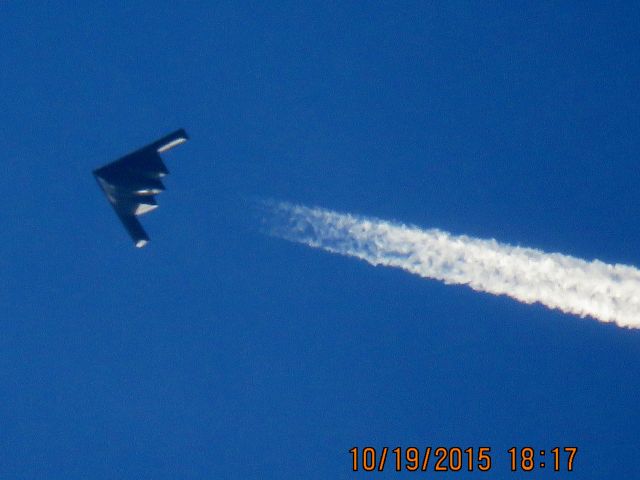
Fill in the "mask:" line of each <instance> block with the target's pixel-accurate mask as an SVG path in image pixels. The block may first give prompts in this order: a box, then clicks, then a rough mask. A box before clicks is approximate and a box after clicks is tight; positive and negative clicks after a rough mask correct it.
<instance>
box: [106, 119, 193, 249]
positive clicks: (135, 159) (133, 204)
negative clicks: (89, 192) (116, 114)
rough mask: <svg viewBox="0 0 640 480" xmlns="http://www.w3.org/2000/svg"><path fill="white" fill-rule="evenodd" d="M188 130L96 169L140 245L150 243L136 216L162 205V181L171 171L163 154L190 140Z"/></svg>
mask: <svg viewBox="0 0 640 480" xmlns="http://www.w3.org/2000/svg"><path fill="white" fill-rule="evenodd" d="M188 138H189V137H188V136H187V132H185V131H184V130H182V129H180V130H176V131H175V132H173V133H170V134H169V135H167V136H165V137H162V138H161V139H160V140H157V141H155V142H153V143H152V144H150V145H147V146H146V147H143V148H141V149H140V150H136V151H135V152H133V153H130V154H128V155H125V156H124V157H122V158H120V159H118V160H116V161H115V162H111V163H109V164H107V165H105V166H103V167H100V168H98V169H96V170H94V171H93V175H94V176H95V177H96V180H97V181H98V184H99V185H100V188H102V191H103V192H104V194H105V195H106V196H107V199H108V200H109V202H110V203H111V206H112V207H113V209H114V210H115V211H116V214H117V215H118V217H120V220H121V221H122V224H123V225H124V227H125V228H126V229H127V231H128V232H129V235H131V238H133V241H134V243H135V245H136V247H138V248H141V247H144V246H145V245H146V244H147V243H148V242H149V237H148V236H147V233H146V232H145V231H144V229H143V228H142V225H141V224H140V222H139V221H138V219H137V218H136V217H137V216H139V215H142V214H144V213H147V212H150V211H151V210H154V209H155V208H157V207H158V204H157V202H156V199H155V196H154V195H156V194H158V193H160V192H162V191H164V185H163V184H162V181H161V180H160V179H161V178H162V177H164V176H165V175H167V174H168V173H169V170H167V167H166V166H165V164H164V162H163V161H162V158H160V154H161V153H164V152H166V151H167V150H169V149H171V148H173V147H175V146H177V145H180V144H181V143H184V142H186V141H187V139H188Z"/></svg>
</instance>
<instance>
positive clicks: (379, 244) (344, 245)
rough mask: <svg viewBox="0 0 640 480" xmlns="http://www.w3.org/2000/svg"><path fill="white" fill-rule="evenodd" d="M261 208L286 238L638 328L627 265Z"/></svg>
mask: <svg viewBox="0 0 640 480" xmlns="http://www.w3.org/2000/svg"><path fill="white" fill-rule="evenodd" d="M265 206H266V215H267V222H268V225H269V232H270V233H271V234H273V235H275V236H278V237H282V238H285V239H287V240H291V241H294V242H298V243H303V244H305V245H308V246H310V247H315V248H321V249H323V250H326V251H329V252H333V253H338V254H342V255H349V256H353V257H357V258H360V259H362V260H365V261H367V262H369V263H371V264H373V265H385V266H389V267H398V268H402V269H403V270H406V271H408V272H411V273H414V274H417V275H420V276H421V277H425V278H434V279H438V280H442V281H444V282H445V283H447V284H465V285H468V286H470V287H471V288H473V289H474V290H479V291H483V292H489V293H493V294H496V295H508V296H510V297H512V298H515V299H516V300H519V301H521V302H524V303H535V302H539V303H541V304H543V305H546V306H547V307H549V308H556V309H558V310H561V311H563V312H566V313H573V314H575V315H579V316H581V317H585V316H590V317H593V318H595V319H598V320H601V321H603V322H615V323H616V324H618V325H620V326H623V327H633V328H640V270H638V269H637V268H634V267H631V266H626V265H609V264H606V263H604V262H601V261H599V260H594V261H591V262H587V261H584V260H580V259H578V258H574V257H570V256H567V255H562V254H559V253H545V252H543V251H540V250H535V249H532V248H522V247H514V246H511V245H506V244H502V243H498V242H496V241H495V240H481V239H476V238H471V237H467V236H465V235H452V234H450V233H447V232H444V231H441V230H437V229H427V230H422V229H420V228H418V227H415V226H407V225H402V224H398V223H392V222H387V221H384V220H379V219H376V218H367V217H362V216H356V215H350V214H344V213H338V212H334V211H331V210H325V209H322V208H310V207H305V206H302V205H293V204H290V203H286V202H280V203H278V202H266V203H265Z"/></svg>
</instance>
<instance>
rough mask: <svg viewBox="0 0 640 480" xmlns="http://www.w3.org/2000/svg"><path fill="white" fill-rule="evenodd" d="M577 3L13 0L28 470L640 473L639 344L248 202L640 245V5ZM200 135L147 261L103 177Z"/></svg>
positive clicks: (177, 160) (7, 457)
mask: <svg viewBox="0 0 640 480" xmlns="http://www.w3.org/2000/svg"><path fill="white" fill-rule="evenodd" d="M562 3H563V4H562V5H560V4H554V3H552V2H518V3H517V4H516V3H515V2H514V3H511V2H504V3H503V4H501V5H497V4H488V3H486V2H435V3H433V2H430V3H427V2H415V3H410V2H403V3H401V4H399V3H398V2H389V3H376V4H375V5H373V4H372V5H369V6H367V7H365V6H362V5H361V4H360V3H359V2H353V3H350V2H326V1H322V2H313V3H311V2H307V3H305V2H255V3H251V2H238V3H237V4H236V3H228V2H215V4H214V2H190V3H189V4H186V3H185V4H182V3H180V2H2V5H1V6H0V18H2V22H1V23H2V36H1V39H0V88H1V92H2V94H1V95H0V118H1V119H2V128H1V129H0V141H1V142H2V145H3V148H2V152H3V153H2V161H1V165H2V166H3V169H2V175H0V192H1V194H2V199H3V208H1V209H0V219H1V221H2V223H1V224H2V234H1V236H2V241H0V322H1V323H0V325H1V328H2V334H1V335H0V477H1V478H3V479H33V478H64V479H76V478H77V479H82V478H96V479H115V478H118V479H119V478H122V479H140V478H154V479H164V478H166V479H176V478H185V479H205V478H207V479H209V478H222V479H224V478H229V479H245V478H274V479H276V478H277V479H282V478H291V479H297V478H305V479H316V478H317V479H327V478H351V477H352V475H353V474H352V473H351V472H350V470H349V469H350V466H351V463H350V457H349V454H348V450H349V449H350V448H351V447H353V446H360V447H362V446H367V445H374V446H377V447H382V446H390V447H394V446H398V445H400V446H403V447H408V446H414V445H415V446H419V447H424V446H439V445H445V446H461V447H463V448H466V447H469V446H472V447H479V446H489V447H491V448H492V457H493V459H494V466H493V468H492V471H491V473H489V474H485V475H484V477H485V478H488V477H487V475H489V476H490V477H491V478H505V479H510V478H519V475H520V474H514V473H511V472H510V471H509V465H508V455H507V453H506V449H508V448H509V447H511V446H513V445H517V446H532V447H534V448H536V449H547V450H548V449H550V448H552V447H554V446H565V445H576V446H578V447H579V449H580V450H579V452H578V455H577V457H576V459H575V471H574V473H573V475H572V478H580V479H591V478H593V479H602V478H634V477H639V476H640V464H638V463H637V462H636V461H635V459H637V450H638V448H639V447H640V443H639V438H640V437H639V434H638V432H639V430H640V414H639V410H638V398H640V362H639V361H638V359H639V358H640V332H638V331H632V330H625V329H620V328H617V327H614V326H612V325H604V324H600V323H597V322H595V321H592V320H584V319H579V318H577V317H573V316H570V315H564V314H561V313H558V312H554V311H549V310H547V309H545V308H543V307H541V306H526V305H521V304H519V303H516V302H514V301H512V300H510V299H507V298H502V297H499V298H498V297H493V296H490V295H487V294H481V293H477V292H473V291H471V290H470V289H468V288H465V287H452V286H444V285H442V284H440V283H438V282H435V281H429V280H424V279H421V278H418V277H414V276H411V275H408V274H406V273H404V272H401V271H397V270H393V269H383V268H374V267H371V266H369V265H367V264H365V263H363V262H359V261H357V260H353V259H350V258H344V257H337V256H332V255H329V254H326V253H323V252H320V251H314V250H310V249H306V248H305V247H303V246H300V245H295V244H290V243H287V242H284V241H282V240H278V239H275V238H270V237H267V236H263V235H261V234H260V233H259V231H258V228H257V225H258V223H257V221H256V219H255V218H254V217H253V216H252V215H251V212H250V209H249V206H248V204H247V200H246V199H247V198H252V197H255V196H257V197H271V198H278V199H284V200H289V201H294V202H301V203H305V204H311V205H320V206H323V207H327V208H332V209H335V210H339V211H347V212H357V213H360V214H366V215H375V216H377V217H381V218H387V219H395V220H399V221H403V222H409V223H414V224H417V225H420V226H424V227H438V228H442V229H444V230H448V231H451V232H453V233H458V234H468V235H474V236H478V237H482V238H496V239H498V240H501V241H503V242H508V243H512V244H521V245H525V246H530V247H536V248H541V249H544V250H546V251H559V252H563V253H566V254H570V255H574V256H578V257H581V258H586V259H593V258H599V259H601V260H604V261H607V262H620V263H625V264H631V265H636V266H638V265H640V248H638V245H640V220H639V219H638V200H639V198H640V197H639V195H638V191H639V188H638V185H639V177H640V175H639V174H638V166H637V159H638V158H639V157H640V143H639V141H638V139H639V138H640V116H639V113H638V112H640V94H639V90H638V85H640V78H639V77H640V50H639V49H638V40H639V39H638V24H639V22H640V9H639V8H638V7H637V6H632V2H607V3H606V4H605V3H600V2H599V3H596V2H562ZM179 127H184V128H185V129H186V130H187V131H188V132H189V134H190V135H191V137H192V140H191V141H190V142H189V143H187V144H185V145H183V146H181V147H179V148H178V149H176V150H175V151H172V152H170V153H169V154H167V155H166V156H165V159H166V163H167V165H168V167H169V169H170V170H171V172H172V174H171V175H170V176H169V177H167V181H166V184H167V187H168V189H167V191H166V192H165V193H164V194H162V195H161V196H160V197H159V198H158V200H159V202H160V204H161V207H160V208H159V209H158V210H156V211H154V212H153V213H151V214H149V215H148V216H146V217H145V218H144V219H143V224H144V225H145V227H146V228H147V231H148V233H149V235H150V236H151V243H150V244H149V245H148V247H146V248H145V249H143V250H138V249H135V248H133V246H132V244H131V241H130V239H129V238H128V237H127V235H126V233H125V231H124V230H123V228H122V227H121V225H120V224H119V222H118V220H117V218H116V217H115V215H114V214H113V212H112V210H111V208H110V207H109V205H108V203H107V202H106V201H105V199H104V197H103V195H102V193H101V192H100V191H99V189H98V187H97V186H96V184H95V181H94V179H93V178H92V176H91V170H92V169H93V168H95V167H97V166H100V165H103V164H104V163H107V162H109V161H111V160H114V159H115V158H117V157H118V156H120V155H122V154H124V153H127V152H128V151H130V150H133V149H135V148H137V147H139V146H142V145H144V144H146V143H148V142H150V141H152V140H154V139H155V138H157V137H159V136H161V135H163V134H166V133H168V132H170V131H172V130H174V129H176V128H179ZM358 475H359V476H360V477H362V478H365V477H367V475H366V474H363V473H359V474H358ZM430 475H434V473H433V472H431V473H430ZM440 475H442V474H440ZM565 475H566V474H562V473H560V474H558V473H556V474H554V473H553V472H551V473H548V472H545V471H544V470H543V471H540V470H539V469H536V472H535V473H533V474H529V476H528V477H527V478H534V477H535V478H545V477H553V478H561V477H562V478H564V477H565ZM407 476H409V475H407ZM414 476H415V474H414ZM444 476H446V475H444ZM476 476H481V475H476ZM398 477H404V474H397V473H395V472H391V471H385V472H383V473H378V474H376V475H375V478H398ZM454 477H465V475H464V474H462V473H460V474H457V475H454ZM371 478H374V476H371Z"/></svg>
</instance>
